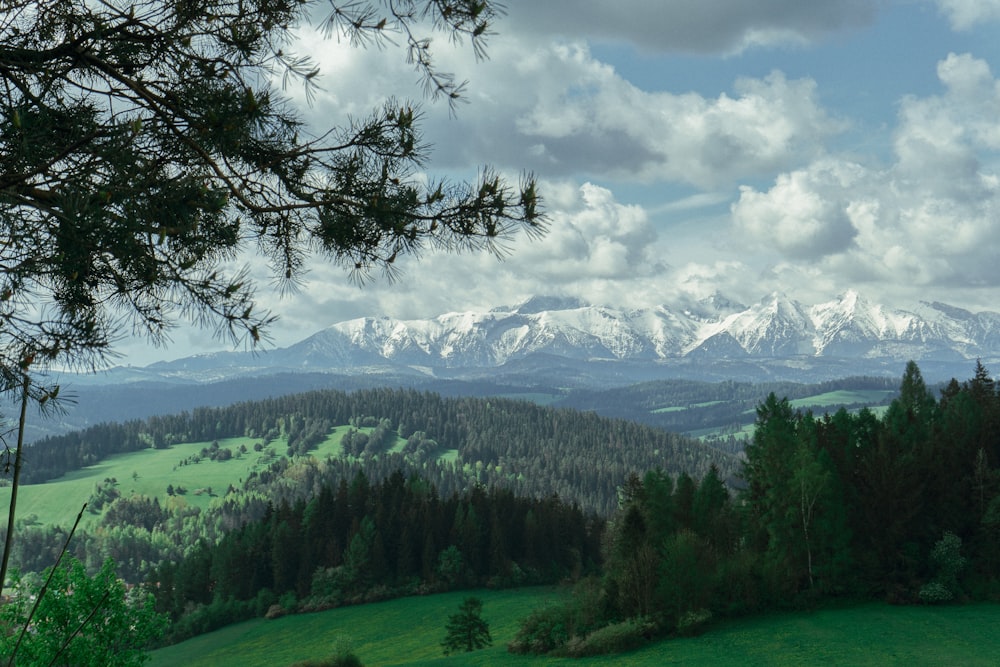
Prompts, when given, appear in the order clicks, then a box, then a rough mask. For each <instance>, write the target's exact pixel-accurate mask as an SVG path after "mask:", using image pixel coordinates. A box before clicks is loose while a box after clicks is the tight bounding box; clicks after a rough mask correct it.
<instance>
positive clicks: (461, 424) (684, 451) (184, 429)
mask: <svg viewBox="0 0 1000 667" xmlns="http://www.w3.org/2000/svg"><path fill="white" fill-rule="evenodd" d="M345 424H357V425H360V424H370V425H375V426H378V427H379V428H381V429H383V431H382V433H383V434H385V433H391V434H392V435H393V437H399V438H402V439H403V440H407V441H409V440H411V439H414V438H416V440H417V443H416V444H415V445H414V446H413V448H412V449H411V450H408V451H406V452H405V456H404V461H403V465H404V466H408V465H414V464H415V465H417V467H418V468H419V469H421V470H423V469H424V468H425V467H426V464H427V463H428V462H431V461H432V459H434V457H435V456H437V455H438V454H440V453H442V452H444V451H448V450H453V451H455V452H456V453H457V459H456V461H455V466H456V467H457V470H458V474H459V475H460V476H461V477H462V478H463V484H462V486H461V487H459V490H460V489H461V488H465V486H466V485H468V484H469V483H480V484H485V485H487V486H492V485H499V486H502V487H505V488H509V489H511V490H513V491H514V492H515V493H517V494H518V495H523V496H539V497H540V496H546V495H549V494H551V493H557V494H559V495H560V496H561V497H563V498H566V499H569V500H573V501H576V502H579V503H580V504H581V506H583V507H584V508H585V509H586V510H588V511H595V512H598V513H601V514H605V515H608V514H610V513H611V512H613V511H614V509H615V507H616V502H617V500H616V489H617V486H618V485H619V484H621V481H622V480H623V479H625V477H627V476H628V475H629V474H630V473H632V472H637V471H644V470H648V469H650V468H653V467H662V468H664V469H665V470H667V471H669V472H671V473H675V474H676V473H679V472H681V471H687V472H689V473H691V474H694V475H698V476H700V475H703V474H704V473H705V472H706V471H707V470H708V468H709V466H711V465H713V464H714V465H716V466H717V467H718V468H719V469H720V470H721V471H722V474H723V475H724V476H725V477H732V476H734V475H735V474H736V473H737V472H738V463H737V459H736V458H735V457H733V456H731V455H726V454H723V453H721V452H719V451H717V450H715V449H712V448H710V447H706V446H705V445H702V444H701V443H699V442H697V441H695V440H692V439H689V438H685V437H682V436H678V435H674V434H670V433H666V432H663V431H661V430H658V429H654V428H650V427H648V426H642V425H639V424H636V423H634V422H629V421H625V420H613V419H608V418H604V417H599V416H597V415H596V414H594V413H582V412H579V411H576V410H570V409H564V408H562V409H556V408H550V407H543V406H538V405H534V404H531V403H527V402H522V401H512V400H506V399H495V398H491V399H483V398H442V397H441V396H439V395H437V394H431V393H426V392H418V391H415V390H403V389H400V390H391V389H373V390H363V391H357V392H353V393H344V392H337V391H314V392H308V393H304V394H298V395H294V396H285V397H281V398H272V399H268V400H265V401H253V402H246V403H239V404H236V405H233V406H229V407H224V408H203V409H197V410H194V411H192V412H190V413H187V412H185V413H181V414H178V415H171V416H159V417H150V418H148V419H146V420H135V421H131V422H127V423H124V424H101V425H98V426H94V427H91V428H89V429H86V430H84V431H78V432H74V433H70V434H66V435H62V436H55V437H50V438H46V439H43V440H40V441H38V442H37V443H35V444H33V445H31V446H30V447H28V448H27V449H26V452H25V454H26V464H25V468H24V471H23V473H22V481H23V482H25V483H41V482H44V481H46V480H51V479H54V478H56V477H59V476H61V475H63V474H65V473H66V472H69V471H71V470H76V469H79V468H81V467H83V466H86V465H92V464H94V463H96V462H98V461H100V460H102V459H104V458H106V457H108V456H111V455H114V454H119V453H124V452H132V451H138V450H141V449H145V448H148V447H154V448H167V447H170V446H171V445H173V444H177V443H182V442H198V441H205V442H211V441H213V440H218V439H222V438H231V437H247V438H252V439H259V440H260V441H261V442H262V443H263V444H265V445H267V444H269V443H270V442H272V441H275V440H277V439H279V438H284V439H285V440H286V445H287V450H286V451H285V452H282V453H283V454H285V455H287V456H299V455H304V454H307V453H308V452H309V451H310V450H311V449H312V448H314V447H315V445H316V444H317V443H318V442H321V441H322V440H324V439H325V438H326V437H328V435H329V434H330V431H331V430H332V428H333V427H334V426H337V425H345ZM364 438H365V440H366V442H364V443H363V444H362V445H361V446H360V448H359V447H358V442H356V441H355V440H353V439H352V440H351V441H350V442H348V443H347V444H348V447H349V449H350V452H349V453H350V454H351V455H354V456H358V457H365V458H367V459H372V458H373V457H372V456H371V454H372V453H373V452H375V451H384V448H382V447H381V445H382V444H384V443H383V442H382V441H381V440H380V439H376V441H375V442H372V443H369V442H367V439H368V436H367V435H366V436H364ZM366 447H367V448H368V452H367V455H366V452H365V448H366ZM429 470H430V471H429V473H428V474H429V475H434V474H436V472H437V471H440V474H439V476H438V477H436V478H434V477H432V478H431V479H430V481H431V482H432V483H434V484H436V485H438V488H440V489H445V488H448V490H449V491H451V490H452V489H453V487H449V486H448V480H447V479H446V477H449V476H450V475H451V472H450V470H449V467H448V466H445V465H440V466H431V468H430V469H429Z"/></svg>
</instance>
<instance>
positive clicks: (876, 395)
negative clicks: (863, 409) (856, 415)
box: [788, 389, 898, 408]
mask: <svg viewBox="0 0 1000 667" xmlns="http://www.w3.org/2000/svg"><path fill="white" fill-rule="evenodd" d="M896 393H898V392H895V391H890V390H887V389H849V390H848V389H841V390H837V391H828V392H826V393H824V394H815V395H813V396H806V397H804V398H796V399H793V400H790V401H788V403H789V404H790V405H791V406H792V407H793V408H817V407H828V406H838V405H854V404H857V403H879V402H881V401H884V400H885V399H887V398H890V397H892V396H894V395H895V394H896Z"/></svg>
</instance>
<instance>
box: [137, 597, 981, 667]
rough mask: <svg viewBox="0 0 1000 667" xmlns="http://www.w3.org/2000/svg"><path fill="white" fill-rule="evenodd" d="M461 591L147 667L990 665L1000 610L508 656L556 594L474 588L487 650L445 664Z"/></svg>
mask: <svg viewBox="0 0 1000 667" xmlns="http://www.w3.org/2000/svg"><path fill="white" fill-rule="evenodd" d="M466 595H467V593H462V592H458V593H447V594H443V595H432V596H426V597H414V598H404V599H401V600H392V601H389V602H381V603H377V604H370V605H362V606H358V607H347V608H342V609H335V610H332V611H327V612H321V613H316V614H303V615H298V616H286V617H284V618H281V619H277V620H274V621H266V620H255V621H248V622H246V623H241V624H239V625H234V626H231V627H228V628H224V629H222V630H219V631H217V632H213V633H210V634H207V635H202V636H200V637H196V638H194V639H191V640H189V641H186V642H184V643H181V644H178V645H176V646H170V647H167V648H164V649H161V650H159V651H155V652H153V660H152V662H151V663H150V664H151V665H152V667H169V666H173V665H178V666H179V665H185V666H189V667H257V666H259V667H265V666H267V667H282V666H285V665H289V664H291V663H293V662H295V661H298V660H304V659H308V658H320V657H324V656H325V655H327V654H329V653H330V652H331V647H333V646H334V645H336V644H337V642H339V641H345V642H347V644H348V645H349V646H351V647H352V650H353V651H354V653H355V654H356V655H357V656H358V657H359V658H360V659H361V660H362V661H363V662H364V663H365V664H366V665H438V664H443V665H448V664H451V665H537V664H555V665H562V664H565V665H577V664H583V665H602V664H617V665H636V666H642V665H650V666H653V665H741V666H742V665H789V666H792V665H819V664H823V665H888V664H907V665H995V664H997V656H1000V633H997V632H996V631H995V629H996V627H997V624H998V623H1000V605H985V604H980V605H969V606H943V607H891V606H888V605H884V604H877V603H869V604H864V605H861V606H858V607H851V608H843V609H826V610H820V611H815V612H803V613H796V614H792V613H787V614H774V615H768V616H760V617H752V618H746V619H738V620H734V621H729V622H725V623H720V624H718V625H717V626H715V627H713V628H712V629H710V630H709V631H708V632H706V633H705V634H704V635H702V636H700V637H695V638H690V639H669V640H663V641H660V642H656V643H654V644H651V645H650V646H648V647H646V648H643V649H641V650H638V651H633V652H631V653H628V654H625V655H620V656H614V657H610V656H605V657H599V658H589V659H576V660H569V659H553V658H529V657H525V656H515V655H510V654H508V653H507V652H506V649H505V645H506V643H507V642H508V641H510V640H511V639H512V638H513V637H514V634H515V633H516V631H517V626H518V621H519V619H521V618H522V617H524V616H526V615H527V614H528V613H529V612H530V611H531V610H532V609H533V608H535V607H537V606H540V605H542V604H545V603H546V602H547V601H552V600H555V599H558V595H559V594H558V593H557V592H555V591H553V590H552V589H521V590H512V591H510V590H508V591H477V592H476V595H478V596H479V597H480V598H481V599H482V600H483V603H484V606H483V617H484V618H485V619H486V620H487V621H489V622H490V627H491V631H492V634H493V640H494V645H493V646H492V647H491V648H488V649H483V650H481V651H477V652H475V653H472V654H465V655H457V656H451V657H449V658H445V657H444V656H443V655H441V651H440V648H439V645H438V644H439V642H440V640H441V638H442V637H443V636H444V623H445V619H446V618H447V616H448V614H451V613H454V611H455V610H457V608H458V605H459V604H460V603H461V601H462V599H463V598H464V597H465V596H466Z"/></svg>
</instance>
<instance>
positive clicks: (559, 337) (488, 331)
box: [112, 290, 1000, 386]
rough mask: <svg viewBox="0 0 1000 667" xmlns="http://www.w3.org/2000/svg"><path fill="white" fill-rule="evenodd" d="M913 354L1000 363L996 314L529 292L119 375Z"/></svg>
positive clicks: (884, 368) (944, 364) (596, 380)
mask: <svg viewBox="0 0 1000 667" xmlns="http://www.w3.org/2000/svg"><path fill="white" fill-rule="evenodd" d="M911 359H912V360H915V361H917V362H918V363H922V364H929V365H930V367H932V368H935V369H936V370H935V372H936V373H937V375H939V376H946V375H947V374H948V373H953V374H958V375H961V374H964V373H967V370H968V368H971V365H972V363H974V360H976V359H982V360H983V361H984V363H987V364H989V363H991V362H993V361H996V360H998V359H1000V313H997V312H992V311H983V312H979V313H972V312H970V311H968V310H965V309H962V308H958V307H955V306H951V305H948V304H943V303H939V302H921V303H919V304H916V305H915V306H912V307H909V308H895V307H890V306H887V305H883V304H879V303H874V302H871V301H869V300H868V299H866V298H865V297H863V296H862V295H861V294H859V293H857V292H855V291H853V290H848V291H846V292H844V293H843V294H841V295H839V296H838V297H836V298H835V299H832V300H830V301H826V302H823V303H818V304H812V305H810V304H803V303H801V302H799V301H796V300H794V299H791V298H789V297H788V296H787V295H785V294H783V293H780V292H774V293H771V294H768V295H766V296H764V297H763V298H761V299H760V300H758V301H757V302H755V303H753V304H751V305H749V306H746V305H743V304H740V303H738V302H736V301H732V300H730V299H728V298H726V297H725V296H723V295H721V294H714V295H712V296H710V297H708V298H706V299H702V300H700V301H696V302H689V303H682V304H675V305H669V304H661V305H657V306H652V307H648V308H619V307H615V306H609V305H594V304H588V303H586V302H583V301H582V300H580V299H575V298H565V297H548V296H536V297H532V298H530V299H527V300H525V301H523V302H522V303H520V304H515V305H513V306H497V307H493V308H490V309H484V310H479V311H463V312H450V313H443V314H441V315H438V316H436V317H433V318H426V319H411V320H402V319H394V318H390V317H384V316H383V317H361V318H355V319H351V320H345V321H342V322H338V323H336V324H333V325H331V326H329V327H327V328H325V329H322V330H320V331H318V332H316V333H314V334H312V335H311V336H308V337H306V338H304V339H302V340H301V341H299V342H297V343H294V344H292V345H289V346H288V347H284V348H278V349H274V350H269V351H265V352H258V353H249V352H220V353H213V354H209V355H196V356H193V357H186V358H183V359H178V360H175V361H170V362H159V363H157V364H152V365H150V366H147V367H145V368H144V369H129V373H130V374H131V375H129V377H132V376H134V377H150V376H153V377H164V378H170V379H172V380H175V381H194V382H204V381H212V380H218V379H224V378H231V377H236V376H240V375H248V376H249V375H261V374H267V373H275V372H304V371H307V372H338V373H345V374H352V375H360V374H365V375H378V374H385V375H387V376H393V377H396V376H401V375H403V376H428V377H448V378H453V379H455V378H463V377H479V378H482V377H491V376H492V377H500V376H503V375H504V374H509V373H515V374H517V375H518V377H519V378H521V379H520V380H519V382H521V383H522V384H523V383H530V382H533V381H538V382H540V381H541V379H540V378H544V379H545V380H546V381H547V382H554V381H555V380H556V379H557V378H552V377H547V378H546V377H545V376H546V375H547V374H549V373H550V372H551V370H552V368H553V366H558V367H562V368H572V369H574V373H575V374H576V375H577V376H578V377H576V379H575V380H574V382H579V384H580V385H581V386H585V385H588V384H590V385H595V386H598V385H607V384H608V383H618V384H625V383H628V382H631V381H641V380H647V379H650V378H655V377H686V378H692V379H713V378H734V379H750V380H753V381H755V380H760V379H774V378H784V379H791V378H794V379H798V380H803V381H815V380H821V379H830V378H834V377H845V376H848V375H857V374H862V375H863V374H885V373H889V372H891V373H892V374H898V373H900V372H901V369H902V368H903V365H904V364H905V363H906V361H909V360H911ZM116 371H117V376H118V377H120V378H124V377H126V375H127V374H126V373H125V372H123V371H121V370H120V369H116ZM115 374H116V373H115V372H113V373H112V375H115ZM532 375H535V376H537V377H536V379H535V380H531V379H530V378H531V376H532Z"/></svg>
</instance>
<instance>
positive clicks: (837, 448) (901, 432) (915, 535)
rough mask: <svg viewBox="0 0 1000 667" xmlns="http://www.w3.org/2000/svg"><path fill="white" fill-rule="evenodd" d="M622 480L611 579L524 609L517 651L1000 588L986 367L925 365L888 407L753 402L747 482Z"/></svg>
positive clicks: (583, 648)
mask: <svg viewBox="0 0 1000 667" xmlns="http://www.w3.org/2000/svg"><path fill="white" fill-rule="evenodd" d="M713 475H714V473H712V474H710V475H709V476H707V477H706V478H704V479H703V480H702V481H701V483H700V484H694V483H692V481H690V480H686V479H677V480H675V479H674V478H672V477H671V476H669V475H665V474H662V473H659V472H655V471H654V472H649V473H646V474H645V475H643V476H639V475H636V476H632V477H630V479H629V481H628V482H627V483H626V484H625V487H624V493H623V495H622V505H621V508H620V510H619V511H618V513H617V514H616V515H615V517H614V519H613V520H612V521H611V522H610V524H609V530H608V533H607V534H606V536H605V543H606V547H605V553H606V560H605V569H604V574H603V576H601V577H597V578H592V579H590V580H587V581H586V582H584V583H583V584H581V585H580V586H579V587H578V591H577V594H576V595H575V596H574V599H573V601H572V602H570V603H567V604H566V605H565V606H563V607H559V608H548V609H545V610H539V611H538V612H537V613H536V614H534V615H533V616H532V617H531V618H529V619H527V620H526V621H525V623H524V625H523V626H522V628H521V631H520V634H519V636H518V639H517V640H516V641H515V642H514V643H513V644H512V645H511V649H512V650H516V651H524V652H538V653H545V652H549V651H558V652H562V653H568V654H571V655H587V654H590V653H600V652H603V651H608V650H620V649H622V648H627V647H629V646H633V645H635V644H636V643H639V642H642V641H644V640H645V638H648V637H652V636H663V635H667V634H691V633H694V632H698V631H700V630H701V629H702V628H703V627H704V626H705V624H706V623H708V622H709V621H710V620H711V619H712V618H714V617H717V616H729V615H737V614H746V613H753V612H760V611H764V610H769V609H776V608H802V607H809V606H813V605H816V604H820V603H822V602H823V601H825V600H830V599H837V598H848V599H873V598H874V599H882V600H886V601H888V602H890V603H896V604H914V603H917V604H936V603H942V602H947V601H953V600H956V601H963V600H998V599H1000V569H998V566H1000V394H998V392H997V387H996V384H995V382H994V381H993V380H992V379H991V378H990V376H989V374H988V373H987V371H986V369H985V368H984V367H983V366H982V365H981V364H977V366H976V369H975V374H974V377H973V378H972V379H971V380H969V381H967V382H965V383H961V384H960V383H959V382H957V381H954V380H953V381H952V382H951V383H950V384H948V385H947V386H946V387H945V388H944V389H943V390H942V391H941V395H940V398H935V396H934V395H933V394H932V392H931V391H930V390H929V389H928V388H927V386H926V385H925V383H924V381H923V379H922V377H921V374H920V370H919V368H918V367H917V365H916V364H914V363H912V362H911V363H910V364H908V365H907V367H906V371H905V374H904V376H903V379H902V383H901V385H900V392H899V396H898V398H896V399H895V400H894V401H893V402H892V403H891V405H890V406H889V408H888V410H887V411H886V412H885V413H884V414H883V415H882V416H881V417H880V418H879V417H876V416H875V415H874V413H872V412H871V411H869V410H867V409H863V410H861V411H859V412H857V413H850V412H848V411H847V410H843V409H841V410H839V411H838V412H836V413H835V414H832V415H830V414H826V415H823V416H816V415H813V414H812V413H810V412H802V411H797V410H793V409H792V407H791V406H790V404H789V401H788V399H786V398H783V399H779V398H777V397H776V396H775V395H774V394H771V395H770V396H768V398H767V399H766V400H765V401H764V402H763V403H762V404H761V405H760V406H758V408H757V420H756V431H755V433H754V436H753V440H752V442H751V443H750V444H748V446H747V447H746V461H745V466H744V472H743V476H744V480H745V483H746V487H745V490H743V491H742V492H741V493H740V494H739V495H738V496H736V497H732V496H731V495H730V494H729V493H727V492H726V490H725V488H724V486H723V485H722V484H721V483H719V481H718V480H717V479H715V478H714V476H713Z"/></svg>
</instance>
